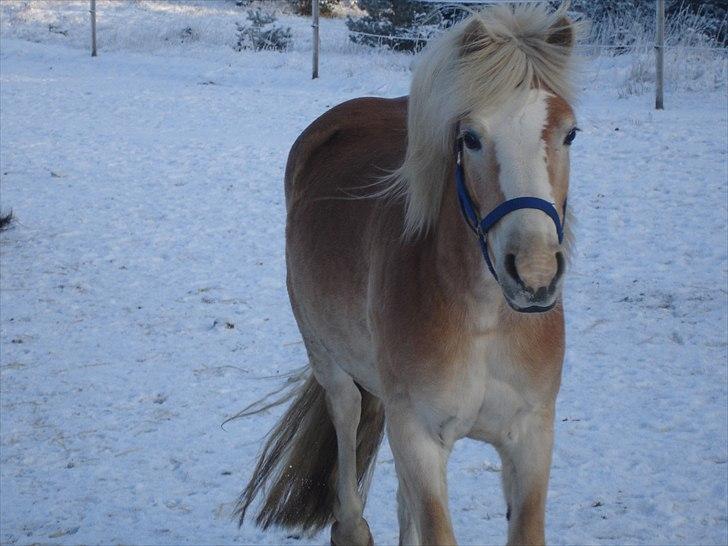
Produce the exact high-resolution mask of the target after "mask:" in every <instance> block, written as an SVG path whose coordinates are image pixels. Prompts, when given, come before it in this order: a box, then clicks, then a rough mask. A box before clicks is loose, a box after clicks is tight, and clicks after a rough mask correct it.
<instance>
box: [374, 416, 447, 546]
mask: <svg viewBox="0 0 728 546" xmlns="http://www.w3.org/2000/svg"><path fill="white" fill-rule="evenodd" d="M385 411H386V414H387V437H388V438H389V445H390V447H391V448H392V453H393V454H394V463H395V466H396V469H397V476H398V478H399V491H398V494H397V496H398V501H399V510H400V518H399V519H400V544H403V545H406V546H410V544H418V543H419V544H427V545H430V544H432V545H435V544H436V545H438V546H448V545H453V544H455V535H454V534H453V530H452V523H451V522H450V513H449V512H448V508H447V504H448V503H447V481H446V476H447V468H446V467H447V460H448V457H449V455H450V450H451V448H452V445H446V444H445V442H443V440H442V439H441V438H439V437H437V435H433V433H432V432H431V431H430V430H428V427H427V426H426V424H425V423H423V422H422V421H421V420H420V419H419V417H418V416H417V414H416V413H415V412H414V411H412V410H411V408H409V407H402V406H401V405H400V404H395V405H392V406H387V407H386V410H385ZM403 524H404V528H402V526H403ZM414 541H416V542H414Z"/></svg>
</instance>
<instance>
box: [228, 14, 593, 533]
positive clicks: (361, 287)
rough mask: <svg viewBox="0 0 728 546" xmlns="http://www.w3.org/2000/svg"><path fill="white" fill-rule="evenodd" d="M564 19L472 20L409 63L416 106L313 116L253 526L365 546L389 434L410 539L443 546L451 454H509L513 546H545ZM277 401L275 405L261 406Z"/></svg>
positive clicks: (560, 221)
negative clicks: (294, 329)
mask: <svg viewBox="0 0 728 546" xmlns="http://www.w3.org/2000/svg"><path fill="white" fill-rule="evenodd" d="M576 26H577V23H575V22H573V21H571V20H569V18H568V17H567V16H566V12H565V7H564V6H562V7H561V8H559V9H557V10H555V11H552V10H549V9H548V8H545V7H541V5H526V6H519V7H503V6H496V7H488V8H485V9H483V10H479V11H475V12H474V13H472V14H471V16H470V17H468V18H467V19H465V20H464V21H462V22H460V23H458V24H456V25H454V26H453V27H451V28H450V29H448V30H447V31H445V32H443V33H442V34H441V35H440V36H439V37H438V38H437V39H435V40H433V41H432V42H431V43H430V44H428V46H427V47H426V48H425V50H424V51H423V52H422V53H421V56H420V58H419V61H418V62H417V64H416V66H415V68H414V70H413V76H412V84H411V90H410V94H409V96H405V97H400V98H394V99H383V98H360V99H354V100H351V101H348V102H345V103H343V104H340V105H338V106H336V107H334V108H332V109H331V110H329V111H328V112H326V113H324V114H323V115H322V116H321V117H319V118H318V119H317V120H315V121H314V122H313V123H312V124H311V125H310V126H309V127H308V128H307V129H305V131H304V132H303V133H302V134H301V135H300V136H299V137H298V139H297V140H296V141H295V143H294V144H293V147H292V149H291V151H290V155H289V157H288V162H287V165H286V170H285V198H286V210H287V221H286V266H287V288H288V294H289V296H290V302H291V306H292V310H293V314H294V317H295V320H296V322H297V324H298V327H299V329H300V332H301V335H302V338H303V342H304V344H305V348H306V351H307V354H308V359H309V364H308V371H307V372H306V373H305V374H304V376H303V377H302V379H301V382H300V383H299V384H298V385H297V386H296V388H295V390H294V391H293V392H292V393H291V394H290V399H292V401H291V403H290V405H289V407H288V409H287V410H286V411H285V413H284V415H283V417H282V418H281V419H280V421H279V422H278V424H277V425H276V426H275V427H274V428H273V430H272V431H271V432H270V433H269V436H268V438H267V441H266V444H265V446H264V448H263V450H262V453H261V455H260V458H259V460H258V462H257V466H256V468H255V470H254V472H253V475H252V477H251V479H250V482H249V483H248V485H247V487H246V488H245V490H244V491H243V493H242V494H241V496H240V498H239V501H238V504H237V508H236V515H237V516H238V517H239V522H240V524H242V522H243V520H244V518H245V516H246V513H247V512H248V510H249V509H250V507H251V504H252V503H253V501H254V499H255V498H256V497H258V496H259V495H260V496H262V497H264V498H263V502H262V503H261V505H260V508H259V512H258V514H257V516H256V522H257V524H258V525H260V526H262V527H263V528H268V527H269V526H271V525H278V526H282V527H284V528H288V529H294V530H298V531H299V532H308V533H315V532H318V531H320V530H321V529H323V528H324V527H326V526H328V525H329V524H331V543H332V544H334V545H337V546H344V545H364V546H366V545H371V544H373V539H372V535H371V532H370V530H369V526H368V524H367V522H366V521H365V519H364V518H363V510H364V503H365V499H366V493H367V490H368V487H369V483H370V481H371V474H372V469H373V466H374V462H375V459H376V455H377V450H378V448H379V445H380V443H381V441H382V439H383V435H384V433H385V429H386V434H387V438H388V441H389V444H390V446H391V450H392V453H393V455H394V462H395V468H396V473H397V479H398V492H397V507H398V508H397V511H398V520H399V529H400V531H399V532H400V539H399V540H400V544H406V545H411V544H412V545H414V544H441V545H444V544H455V535H454V531H453V527H452V523H451V517H450V514H449V512H448V498H447V480H446V477H447V475H446V469H447V461H448V457H449V454H450V452H451V449H452V447H453V445H454V443H455V441H456V440H459V439H461V438H473V439H477V440H482V441H485V442H488V443H490V444H492V445H493V446H494V447H495V448H496V450H497V451H498V453H499V455H500V457H501V460H502V482H503V493H504V496H505V500H506V504H507V516H506V517H507V520H508V539H507V540H508V544H510V545H515V544H529V545H532V544H544V543H545V530H544V527H545V502H546V492H547V485H548V480H549V472H550V466H551V453H552V446H553V434H554V414H555V403H556V397H557V393H558V390H559V386H560V382H561V370H562V365H563V360H564V351H565V332H564V309H563V303H562V293H563V278H564V272H565V269H566V264H567V263H568V252H569V248H570V234H569V232H568V227H569V226H570V224H571V222H570V221H567V218H566V215H567V207H566V200H567V193H568V185H569V146H570V144H571V142H572V141H573V139H574V137H575V135H576V131H577V130H578V129H577V127H576V120H575V114H574V111H573V109H572V106H571V103H572V101H573V99H572V88H573V85H572V83H571V80H572V74H573V72H574V70H573V64H574V63H573V57H574V55H573V44H574V41H575V32H576V30H577V29H576ZM267 407H269V406H267Z"/></svg>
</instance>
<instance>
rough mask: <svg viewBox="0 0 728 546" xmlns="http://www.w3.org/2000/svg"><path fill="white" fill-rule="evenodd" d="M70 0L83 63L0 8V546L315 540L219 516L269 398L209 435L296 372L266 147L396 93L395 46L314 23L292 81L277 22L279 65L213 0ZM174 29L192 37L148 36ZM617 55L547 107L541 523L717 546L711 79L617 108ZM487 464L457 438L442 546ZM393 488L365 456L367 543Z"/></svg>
mask: <svg viewBox="0 0 728 546" xmlns="http://www.w3.org/2000/svg"><path fill="white" fill-rule="evenodd" d="M99 5H100V7H99V9H100V12H101V11H103V10H106V13H107V16H108V17H109V19H110V20H107V21H106V22H105V23H104V22H103V19H102V22H101V23H100V26H99V36H100V49H99V51H100V53H99V57H98V58H96V59H92V58H91V57H90V56H89V53H88V44H87V37H88V36H87V35H88V28H87V26H88V21H87V12H86V11H85V8H86V6H87V4H86V2H67V3H63V4H62V3H55V4H53V3H42V2H31V3H30V4H25V3H23V4H21V3H12V4H11V3H3V5H2V6H0V15H2V21H1V25H2V26H1V29H2V35H1V37H0V130H1V131H0V139H1V145H0V175H1V176H0V182H1V185H0V192H1V193H0V207H1V208H2V211H3V212H7V211H8V210H9V209H11V208H12V210H13V212H14V214H15V215H16V217H17V222H16V223H15V225H14V227H13V228H12V229H10V230H8V231H5V232H3V233H2V235H0V266H1V267H0V273H1V275H0V313H1V323H0V324H1V331H0V404H1V406H0V542H2V543H3V544H26V543H36V542H41V543H54V544H78V543H94V544H96V543H122V542H123V543H130V544H201V543H204V544H213V543H214V544H235V543H242V544H303V543H306V544H308V543H313V544H327V543H328V531H326V532H323V533H321V534H320V535H317V536H316V537H313V538H311V539H309V538H306V537H304V538H302V539H299V538H297V537H293V536H289V534H288V533H286V532H285V531H281V530H270V531H267V532H262V531H260V530H258V529H256V528H255V527H254V526H252V525H251V524H249V523H246V524H245V525H244V526H243V527H242V528H241V529H239V530H238V529H237V527H236V526H235V525H234V523H233V522H232V521H231V519H230V511H231V508H232V505H233V502H234V500H235V498H236V496H237V494H238V493H239V491H240V490H241V488H242V486H243V485H244V483H245V481H246V479H247V478H248V477H249V475H250V472H251V470H252V467H253V464H254V461H255V456H256V454H257V452H258V450H259V448H260V446H261V440H262V437H263V435H264V434H265V432H266V431H267V430H268V429H269V428H270V427H271V426H272V424H273V423H274V422H275V420H276V417H277V416H278V415H279V414H280V412H281V409H280V408H279V409H277V410H274V411H270V412H267V413H265V414H263V415H259V416H256V417H254V418H249V419H244V420H239V421H234V422H231V423H229V424H227V425H226V426H225V429H223V428H221V426H220V425H221V423H222V422H223V421H224V420H225V418H227V417H229V416H230V415H232V414H234V413H235V412H236V411H238V410H239V409H241V408H242V407H244V406H245V405H247V404H248V403H249V402H251V401H253V400H255V399H257V398H258V397H259V396H261V395H262V394H264V393H265V392H267V391H269V390H272V389H274V388H276V386H277V385H278V383H277V381H276V380H275V377H276V376H280V375H282V374H284V373H285V372H287V371H289V370H292V369H294V368H297V367H299V366H301V365H303V364H305V363H306V358H305V352H304V350H303V347H302V344H301V341H300V336H299V334H298V332H297V329H296V326H295V323H294V320H293V317H292V315H291V312H290V309H289V306H288V300H287V296H286V292H285V265H284V260H283V223H284V208H283V191H282V174H283V168H284V164H285V158H286V154H287V151H288V149H289V147H290V145H291V143H292V142H293V140H294V139H295V138H296V136H297V135H298V134H299V132H300V131H301V130H302V129H303V128H304V127H305V126H306V125H307V124H308V123H310V122H311V121H312V120H313V119H315V117H316V116H318V115H319V114H321V113H322V112H324V111H325V110H327V109H328V108H329V107H331V106H333V105H335V104H337V103H339V102H341V101H343V100H346V99H349V98H353V97H356V96H362V95H377V96H397V95H401V94H405V93H406V92H407V87H408V82H409V77H410V73H409V66H410V63H411V60H412V57H410V56H407V55H400V54H391V53H384V52H377V51H371V50H366V49H362V48H359V47H357V46H353V45H350V44H347V43H346V32H345V27H344V25H343V22H342V21H341V20H325V21H324V27H323V29H322V37H323V38H324V44H323V49H322V65H321V76H322V77H321V79H319V80H317V81H312V80H310V79H309V78H310V49H309V45H310V41H309V42H306V40H310V39H309V38H308V33H309V30H310V29H309V28H308V24H309V22H308V21H306V20H305V19H299V18H295V17H291V16H285V17H283V18H282V22H283V23H284V24H286V25H290V26H291V27H293V30H294V40H296V45H295V47H294V50H293V51H291V52H288V53H283V54H281V53H266V52H261V53H253V52H242V53H238V52H235V51H233V50H232V48H231V47H230V45H231V44H232V43H233V41H234V28H235V27H234V20H235V19H236V13H237V12H236V11H235V10H236V8H234V6H233V5H232V4H231V3H230V2H227V3H226V2H208V3H204V2H187V3H180V2H178V3H176V4H170V3H161V2H157V3H151V2H135V3H105V2H99ZM114 10H116V11H114ZM121 21H125V23H124V24H121V23H120V22H121ZM49 24H59V25H61V26H60V27H58V28H61V30H66V31H67V34H68V35H67V36H64V35H62V34H57V33H54V32H49V31H48V25H49ZM105 25H106V26H105ZM205 25H207V26H205ZM187 26H192V27H193V28H194V29H195V30H196V31H198V32H199V35H198V39H197V40H195V41H194V42H193V43H182V42H181V40H179V41H177V40H167V41H165V40H164V37H165V36H166V37H171V36H177V34H176V32H177V29H180V30H181V29H183V28H185V27H187ZM112 27H113V28H114V29H115V30H114V32H111V30H112ZM140 27H141V28H140ZM627 62H628V61H627V60H625V59H624V58H621V59H616V60H615V59H609V58H601V59H597V60H595V61H592V62H588V63H587V64H586V65H585V69H584V75H583V82H584V85H583V87H584V89H583V90H582V92H581V94H580V95H581V96H580V100H579V104H578V105H577V111H578V115H579V124H580V127H581V128H582V132H581V133H580V134H579V136H578V137H577V140H576V142H575V144H574V148H573V154H572V157H573V169H572V171H573V172H572V191H571V195H570V200H569V203H570V207H572V208H573V210H574V211H575V214H576V217H577V219H578V220H577V224H576V227H575V229H576V235H577V248H576V252H575V257H574V260H573V264H572V269H571V271H570V273H569V277H568V282H567V287H566V295H565V304H566V307H567V321H568V324H567V326H568V351H567V358H566V364H565V369H564V376H563V385H562V389H561V393H560V396H559V403H558V416H557V428H556V446H555V450H554V462H553V469H552V478H551V484H550V489H549V500H548V512H547V536H548V539H549V542H550V543H552V544H604V545H617V544H726V543H728V517H727V510H728V508H727V503H726V497H727V495H728V491H727V484H728V447H727V446H728V411H727V404H728V373H727V366H728V364H727V347H728V330H727V328H728V326H727V324H728V322H727V319H728V316H727V315H728V301H727V299H728V290H727V288H728V277H727V271H728V267H727V266H728V256H727V250H728V249H727V247H728V232H727V228H726V226H727V225H728V210H727V203H728V190H727V188H726V183H727V182H726V181H727V179H728V157H727V150H728V141H727V139H728V119H727V117H728V104H727V102H726V95H725V89H720V90H718V91H706V92H696V93H690V94H686V93H668V95H667V97H666V107H667V109H666V110H665V111H662V112H656V111H654V110H652V98H651V96H650V95H649V94H647V95H642V96H630V97H627V98H618V90H617V89H616V85H615V82H616V81H617V80H618V79H619V78H620V77H621V75H623V74H624V73H625V72H627V71H628V69H627V67H626V65H625V63H627ZM269 376H272V377H273V379H266V377H269ZM499 472H500V462H499V460H498V457H497V455H496V453H495V451H494V450H492V449H491V448H490V447H488V446H486V445H484V444H480V443H476V442H471V441H463V442H461V443H459V444H458V445H457V447H456V449H455V452H454V453H453V456H452V459H451V462H450V466H449V481H450V499H451V510H452V514H453V521H454V525H455V529H456V534H457V537H458V539H459V540H460V541H461V542H462V543H463V544H499V543H503V542H505V530H506V521H505V506H504V503H503V500H502V495H501V491H500V484H499ZM395 490H396V482H395V474H394V465H393V461H392V456H391V453H390V451H389V449H388V447H387V446H386V444H385V445H384V446H383V448H382V450H381V452H380V455H379V460H378V466H377V470H376V474H375V477H374V485H373V488H372V491H371V494H370V497H369V501H368V504H367V508H366V517H367V518H368V521H369V523H370V525H371V528H372V532H373V534H374V537H375V540H376V541H377V543H378V544H394V543H396V542H397V524H396V509H395Z"/></svg>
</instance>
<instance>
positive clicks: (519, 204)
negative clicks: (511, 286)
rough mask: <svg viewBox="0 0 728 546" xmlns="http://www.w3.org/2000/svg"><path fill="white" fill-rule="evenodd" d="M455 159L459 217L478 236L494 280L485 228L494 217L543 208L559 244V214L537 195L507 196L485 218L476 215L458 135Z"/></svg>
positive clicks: (495, 220)
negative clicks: (461, 214) (551, 223)
mask: <svg viewBox="0 0 728 546" xmlns="http://www.w3.org/2000/svg"><path fill="white" fill-rule="evenodd" d="M456 153H457V156H456V157H457V160H456V164H455V185H456V187H457V192H458V201H459V202H460V211H461V212H462V213H463V218H464V219H465V223H466V224H468V227H469V228H470V229H471V230H472V231H473V233H475V234H476V235H477V236H478V241H479V242H480V249H481V250H482V251H483V258H485V263H486V264H487V265H488V269H489V270H490V272H491V273H492V274H493V277H495V280H496V281H497V280H498V275H497V274H496V272H495V268H494V267H493V263H492V262H491V261H490V255H489V253H488V231H490V230H491V229H492V228H493V226H495V225H496V224H497V223H498V221H499V220H500V219H501V218H503V217H504V216H505V215H507V214H510V213H511V212H513V211H515V210H519V209H536V210H540V211H543V212H545V213H546V214H547V215H548V216H549V218H551V219H552V220H553V221H554V225H555V226H556V234H557V235H558V237H559V244H561V243H562V242H563V240H564V224H563V223H562V222H561V219H560V218H559V213H558V212H557V210H556V207H555V206H554V204H553V203H550V202H548V201H546V200H545V199H541V198H540V197H515V198H513V199H508V200H506V201H504V202H503V203H501V204H500V205H498V206H497V207H496V208H494V209H493V210H492V211H490V212H489V213H488V214H487V215H486V216H485V218H483V219H481V218H480V216H479V215H478V211H477V208H476V207H475V203H473V199H472V198H471V197H470V193H469V192H468V188H467V187H466V186H465V171H464V169H463V162H462V153H463V142H462V139H460V138H459V139H458V140H457V146H456ZM563 214H564V220H566V200H564V210H563Z"/></svg>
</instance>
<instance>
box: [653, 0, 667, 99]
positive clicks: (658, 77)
mask: <svg viewBox="0 0 728 546" xmlns="http://www.w3.org/2000/svg"><path fill="white" fill-rule="evenodd" d="M655 57H656V65H655V84H656V87H655V109H657V110H663V109H664V108H665V105H664V102H663V90H664V83H665V82H664V79H665V70H664V68H665V0H657V36H656V42H655Z"/></svg>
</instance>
